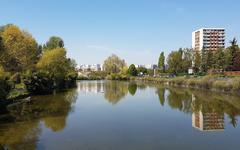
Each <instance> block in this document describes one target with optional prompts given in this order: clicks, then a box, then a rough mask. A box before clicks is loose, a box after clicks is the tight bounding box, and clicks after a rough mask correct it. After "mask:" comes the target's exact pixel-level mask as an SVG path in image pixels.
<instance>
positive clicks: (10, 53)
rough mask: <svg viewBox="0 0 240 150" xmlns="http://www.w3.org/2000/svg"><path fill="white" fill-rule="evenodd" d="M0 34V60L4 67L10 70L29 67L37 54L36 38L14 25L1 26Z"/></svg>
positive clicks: (36, 58) (14, 70)
mask: <svg viewBox="0 0 240 150" xmlns="http://www.w3.org/2000/svg"><path fill="white" fill-rule="evenodd" d="M0 35H1V43H2V44H1V46H0V47H1V56H0V57H1V60H0V63H1V64H2V65H3V67H4V69H5V70H7V71H10V72H17V71H23V70H26V69H30V68H32V67H33V66H34V64H36V62H37V60H38V56H39V51H38V44H37V42H36V40H35V39H34V38H33V37H32V36H31V35H30V34H29V33H28V32H26V31H22V30H20V29H19V28H18V27H17V26H15V25H8V26H6V27H4V28H3V31H2V32H1V33H0Z"/></svg>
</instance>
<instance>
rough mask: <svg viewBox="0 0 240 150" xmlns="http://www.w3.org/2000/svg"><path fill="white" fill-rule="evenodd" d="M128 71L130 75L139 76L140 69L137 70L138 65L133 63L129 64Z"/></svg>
mask: <svg viewBox="0 0 240 150" xmlns="http://www.w3.org/2000/svg"><path fill="white" fill-rule="evenodd" d="M128 73H129V74H130V75H132V76H137V74H138V71H137V69H136V67H135V65H134V64H131V65H130V66H129V68H128Z"/></svg>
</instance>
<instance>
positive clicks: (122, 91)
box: [78, 81, 137, 105]
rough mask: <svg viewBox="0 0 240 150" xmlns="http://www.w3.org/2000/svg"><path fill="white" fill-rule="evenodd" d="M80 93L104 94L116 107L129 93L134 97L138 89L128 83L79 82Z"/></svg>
mask: <svg viewBox="0 0 240 150" xmlns="http://www.w3.org/2000/svg"><path fill="white" fill-rule="evenodd" d="M78 91H79V92H80V91H81V92H85V93H96V94H97V93H104V98H105V99H106V100H107V101H108V102H109V103H111V104H113V105H115V104H117V103H118V102H119V101H120V100H122V99H123V98H124V97H125V96H126V95H127V94H128V92H130V94H131V95H134V94H135V93H136V91H137V87H136V85H134V84H128V82H119V81H91V82H89V81H87V82H85V81H82V82H78Z"/></svg>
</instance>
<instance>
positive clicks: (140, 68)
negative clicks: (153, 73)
mask: <svg viewBox="0 0 240 150" xmlns="http://www.w3.org/2000/svg"><path fill="white" fill-rule="evenodd" d="M137 71H138V73H143V74H146V73H147V72H148V70H147V68H145V67H139V68H137Z"/></svg>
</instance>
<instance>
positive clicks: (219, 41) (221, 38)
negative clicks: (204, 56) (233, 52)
mask: <svg viewBox="0 0 240 150" xmlns="http://www.w3.org/2000/svg"><path fill="white" fill-rule="evenodd" d="M192 48H193V50H196V51H201V50H202V49H205V50H211V51H216V50H218V49H220V48H225V29H224V28H201V29H199V30H196V31H194V32H193V33H192Z"/></svg>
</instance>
